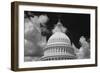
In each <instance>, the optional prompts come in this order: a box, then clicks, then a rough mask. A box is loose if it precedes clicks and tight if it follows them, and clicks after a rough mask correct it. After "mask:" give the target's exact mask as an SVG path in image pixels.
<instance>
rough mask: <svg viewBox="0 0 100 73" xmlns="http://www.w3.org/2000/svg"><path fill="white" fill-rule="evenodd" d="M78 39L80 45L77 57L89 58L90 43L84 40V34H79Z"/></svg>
mask: <svg viewBox="0 0 100 73" xmlns="http://www.w3.org/2000/svg"><path fill="white" fill-rule="evenodd" d="M79 41H80V43H81V47H80V49H79V53H78V58H81V59H85V58H90V45H89V43H88V42H87V41H86V38H85V37H84V36H81V37H80V40H79Z"/></svg>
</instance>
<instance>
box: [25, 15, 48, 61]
mask: <svg viewBox="0 0 100 73" xmlns="http://www.w3.org/2000/svg"><path fill="white" fill-rule="evenodd" d="M47 20H48V17H47V16H46V15H40V16H36V15H34V16H32V17H27V18H25V19H24V25H25V29H24V48H25V49H24V55H25V58H24V60H25V61H31V60H37V58H38V57H39V56H42V55H43V47H44V44H45V43H44V41H45V39H46V38H45V37H43V36H42V35H41V32H42V31H41V27H40V24H43V25H45V23H46V22H47ZM36 57H37V58H36Z"/></svg>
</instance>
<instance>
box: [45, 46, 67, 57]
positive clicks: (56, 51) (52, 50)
mask: <svg viewBox="0 0 100 73" xmlns="http://www.w3.org/2000/svg"><path fill="white" fill-rule="evenodd" d="M66 53H67V50H66V48H56V47H55V48H49V49H47V50H45V52H44V55H45V56H53V55H65V54H66Z"/></svg>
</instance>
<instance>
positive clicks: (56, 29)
mask: <svg viewBox="0 0 100 73" xmlns="http://www.w3.org/2000/svg"><path fill="white" fill-rule="evenodd" d="M52 32H53V33H55V32H63V33H65V32H66V28H65V27H64V26H63V24H62V23H61V20H60V19H58V22H57V24H56V25H55V27H54V29H53V31H52Z"/></svg>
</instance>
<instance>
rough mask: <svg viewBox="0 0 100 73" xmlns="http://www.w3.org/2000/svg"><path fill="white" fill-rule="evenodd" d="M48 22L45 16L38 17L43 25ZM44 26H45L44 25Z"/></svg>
mask: <svg viewBox="0 0 100 73" xmlns="http://www.w3.org/2000/svg"><path fill="white" fill-rule="evenodd" d="M48 20H49V18H48V16H47V15H40V16H39V22H40V23H41V24H42V25H44V24H45V23H47V21H48ZM44 26H45V25H44Z"/></svg>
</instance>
